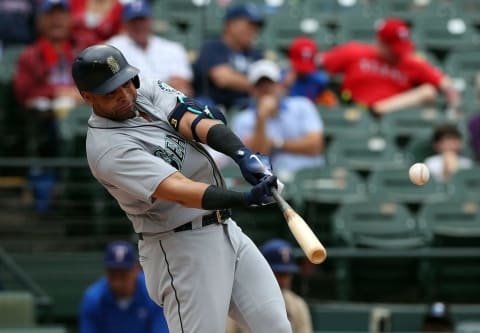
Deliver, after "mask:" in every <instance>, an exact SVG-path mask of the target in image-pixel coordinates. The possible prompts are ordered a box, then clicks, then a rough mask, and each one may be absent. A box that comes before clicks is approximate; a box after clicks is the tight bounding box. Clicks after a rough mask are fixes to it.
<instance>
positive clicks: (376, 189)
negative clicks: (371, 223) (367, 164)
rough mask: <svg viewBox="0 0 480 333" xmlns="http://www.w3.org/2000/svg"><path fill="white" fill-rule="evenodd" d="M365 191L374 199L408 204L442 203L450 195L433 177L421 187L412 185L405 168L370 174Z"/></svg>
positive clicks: (443, 185)
mask: <svg viewBox="0 0 480 333" xmlns="http://www.w3.org/2000/svg"><path fill="white" fill-rule="evenodd" d="M367 191H368V192H369V193H370V195H371V196H373V197H375V198H381V199H383V200H392V201H395V202H403V203H408V204H420V203H424V202H435V201H442V200H445V199H447V198H449V196H450V195H451V192H450V190H449V189H448V188H447V186H445V184H443V183H440V182H438V181H436V180H435V179H434V178H433V177H432V178H430V180H429V181H428V182H427V183H426V184H425V185H423V186H417V185H414V184H413V183H412V182H411V181H410V179H409V177H408V168H405V167H404V168H399V169H390V170H376V171H374V172H372V173H371V174H370V175H369V177H368V179H367Z"/></svg>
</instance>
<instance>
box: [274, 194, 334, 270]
mask: <svg viewBox="0 0 480 333" xmlns="http://www.w3.org/2000/svg"><path fill="white" fill-rule="evenodd" d="M272 195H273V197H274V198H275V200H276V201H277V204H278V206H279V207H280V210H281V211H282V213H283V216H284V217H285V220H286V221H287V224H288V228H289V229H290V231H291V232H292V234H293V236H295V239H296V240H297V243H298V244H299V245H300V247H301V248H302V250H303V252H305V254H306V256H307V258H308V260H310V261H311V262H312V263H314V264H320V263H322V262H323V261H324V260H325V259H326V258H327V251H326V250H325V248H324V247H323V245H322V243H320V241H319V240H318V238H317V236H315V234H314V233H313V231H312V229H310V227H309V226H308V224H307V223H306V222H305V221H304V220H303V219H302V217H301V216H300V215H298V214H297V212H295V211H294V210H293V208H292V207H290V205H289V204H288V203H287V202H286V201H285V199H283V198H282V196H281V195H280V193H278V191H277V189H276V188H272Z"/></svg>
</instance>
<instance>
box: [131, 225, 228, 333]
mask: <svg viewBox="0 0 480 333" xmlns="http://www.w3.org/2000/svg"><path fill="white" fill-rule="evenodd" d="M224 228H226V226H220V225H210V226H207V227H204V228H201V229H196V230H191V231H182V232H178V233H173V234H171V235H169V236H167V237H163V238H162V239H159V240H145V241H141V243H140V262H141V264H142V266H143V268H144V272H145V278H146V281H147V288H148V291H149V294H150V296H151V297H152V299H153V300H154V301H155V302H156V303H157V304H159V305H161V306H163V309H164V313H165V317H166V319H167V323H168V327H169V330H170V332H178V333H190V332H195V333H225V329H226V320H227V314H228V308H229V304H230V296H231V290H232V283H233V274H234V269H235V261H236V257H235V254H234V251H233V249H232V246H231V245H230V242H229V239H228V237H227V235H226V233H225V232H224Z"/></svg>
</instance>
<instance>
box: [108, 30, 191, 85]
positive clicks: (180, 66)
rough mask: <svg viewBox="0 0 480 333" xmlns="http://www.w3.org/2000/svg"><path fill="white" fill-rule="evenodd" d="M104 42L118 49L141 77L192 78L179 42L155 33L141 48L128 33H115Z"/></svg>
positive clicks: (188, 63)
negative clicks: (143, 47)
mask: <svg viewBox="0 0 480 333" xmlns="http://www.w3.org/2000/svg"><path fill="white" fill-rule="evenodd" d="M106 44H109V45H112V46H115V47H116V48H117V49H119V50H120V51H121V52H122V53H123V55H124V56H125V58H126V59H127V62H128V63H129V64H130V65H132V66H134V67H137V68H138V69H139V70H140V73H141V74H142V76H143V77H145V78H147V77H151V78H155V79H157V80H162V81H168V79H169V78H170V77H172V76H178V77H181V78H184V79H186V80H191V79H192V69H191V67H190V62H189V61H188V57H187V52H186V51H185V49H184V48H183V46H182V45H181V44H179V43H176V42H173V41H169V40H167V39H165V38H161V37H158V36H155V35H151V36H150V37H149V39H148V46H147V48H146V49H142V48H141V47H140V46H138V45H137V44H135V42H134V41H133V40H132V39H131V38H130V37H129V36H128V35H116V36H113V37H112V38H110V39H109V40H108V41H107V42H106Z"/></svg>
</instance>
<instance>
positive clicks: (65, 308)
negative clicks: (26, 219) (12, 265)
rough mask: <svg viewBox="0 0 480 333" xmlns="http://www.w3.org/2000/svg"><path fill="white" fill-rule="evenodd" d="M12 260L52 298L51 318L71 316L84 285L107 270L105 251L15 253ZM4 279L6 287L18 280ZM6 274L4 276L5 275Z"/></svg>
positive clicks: (76, 310) (74, 312)
mask: <svg viewBox="0 0 480 333" xmlns="http://www.w3.org/2000/svg"><path fill="white" fill-rule="evenodd" d="M12 258H13V260H15V262H16V263H17V264H18V265H19V266H20V267H21V268H22V270H24V271H25V272H26V273H27V274H28V275H29V276H30V277H31V278H32V279H33V280H34V281H35V282H36V283H37V284H38V285H39V286H40V287H41V288H42V289H43V290H45V291H46V293H47V294H48V296H49V297H50V298H51V299H52V303H53V306H52V308H51V312H50V313H51V316H52V319H54V320H57V321H59V322H60V321H61V320H66V319H69V320H72V319H76V318H77V316H78V306H79V304H80V301H81V299H82V297H83V293H84V291H85V289H86V288H87V287H88V285H90V284H91V283H93V282H94V281H95V280H96V279H97V278H99V277H100V276H101V275H102V274H103V273H104V268H103V252H82V253H62V252H51V253H50V252H41V253H38V254H31V253H28V254H27V253H25V254H12ZM7 277H8V276H6V277H5V279H4V284H5V287H6V288H10V287H11V286H12V285H15V283H16V281H11V280H8V279H7ZM2 278H3V276H2Z"/></svg>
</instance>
